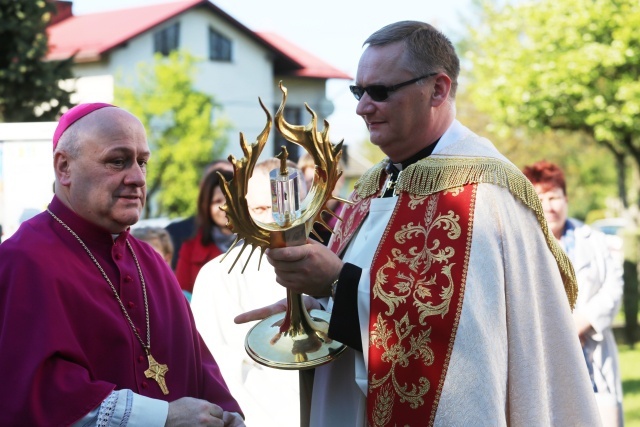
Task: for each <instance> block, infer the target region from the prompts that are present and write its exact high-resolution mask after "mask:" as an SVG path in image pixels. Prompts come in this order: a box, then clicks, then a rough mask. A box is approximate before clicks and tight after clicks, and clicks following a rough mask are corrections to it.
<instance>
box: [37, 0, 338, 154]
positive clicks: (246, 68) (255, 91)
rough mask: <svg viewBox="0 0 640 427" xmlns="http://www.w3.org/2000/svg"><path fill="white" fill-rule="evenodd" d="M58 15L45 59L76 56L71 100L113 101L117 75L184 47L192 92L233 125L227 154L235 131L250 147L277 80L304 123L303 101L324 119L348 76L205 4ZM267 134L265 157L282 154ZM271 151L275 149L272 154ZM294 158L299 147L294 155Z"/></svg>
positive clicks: (234, 145)
mask: <svg viewBox="0 0 640 427" xmlns="http://www.w3.org/2000/svg"><path fill="white" fill-rule="evenodd" d="M56 4H57V5H58V14H57V15H56V16H55V19H54V21H53V24H52V25H50V27H49V29H48V35H49V45H50V52H49V54H48V59H65V58H69V57H70V56H71V55H73V54H75V65H74V67H73V71H74V74H75V75H76V76H77V77H78V80H77V83H76V89H77V96H76V98H75V99H74V102H95V101H102V102H111V101H112V100H113V89H114V85H115V84H118V82H117V81H115V79H116V76H125V77H133V76H135V67H136V64H138V63H140V62H147V63H148V62H151V61H152V60H153V55H154V53H156V52H159V53H162V54H168V53H169V52H170V51H171V50H174V49H186V50H188V51H189V52H190V53H191V54H193V55H194V56H196V57H199V58H201V59H204V62H202V63H201V64H199V72H198V76H197V78H196V81H195V87H196V89H198V90H200V91H202V92H205V93H208V94H211V95H214V96H215V97H216V100H217V101H218V102H219V103H220V104H222V106H223V108H224V115H225V116H226V117H227V118H228V119H229V120H230V121H231V123H232V129H231V130H230V133H229V141H230V144H229V149H230V151H231V152H233V153H234V154H236V155H238V156H240V155H241V154H242V152H241V150H240V146H239V143H238V141H239V139H238V133H239V132H243V133H244V134H245V136H246V138H247V140H249V141H253V140H254V139H255V137H256V136H257V135H258V134H259V133H260V131H261V130H262V129H263V128H264V124H265V115H264V112H263V111H262V109H261V108H260V106H259V104H258V97H260V98H261V99H262V101H263V102H264V103H265V105H266V106H267V107H268V108H272V113H273V112H275V108H276V107H277V105H279V103H280V99H281V96H282V94H281V92H280V90H279V89H278V82H279V81H280V80H282V81H283V84H284V85H285V86H286V87H287V88H288V89H289V94H288V98H287V111H286V118H287V119H288V120H290V121H291V122H292V123H297V124H306V123H308V121H309V115H308V114H307V112H306V111H305V110H304V102H307V103H308V104H309V106H310V107H311V108H312V109H314V111H316V113H318V115H319V116H320V118H321V119H322V118H324V117H326V116H327V115H329V114H331V112H332V105H331V102H330V101H328V100H327V98H326V95H325V86H326V81H327V80H328V79H351V77H350V76H348V75H347V74H346V73H344V72H342V71H340V70H338V69H336V68H334V67H333V66H331V65H330V64H327V63H326V62H325V61H323V60H321V59H319V58H317V57H315V56H314V55H312V54H311V53H309V52H306V51H304V50H303V49H301V48H299V47H297V46H295V45H294V44H293V43H291V42H289V41H287V40H285V39H283V38H282V37H280V36H278V35H277V34H273V33H257V32H253V31H251V30H250V29H249V28H247V27H245V26H244V25H243V24H241V23H240V22H238V21H237V20H235V19H234V18H233V17H231V16H229V15H228V14H227V13H225V12H224V11H223V10H221V9H220V8H219V7H217V6H216V5H215V4H214V3H211V2H210V1H208V0H182V1H176V2H173V3H163V4H157V5H152V6H143V7H136V8H129V9H121V10H115V11H110V12H101V13H92V14H87V15H79V16H74V15H73V14H72V12H71V10H72V2H70V1H56ZM282 144H283V141H282V140H276V143H275V145H274V134H273V133H272V135H271V138H270V141H269V145H268V146H267V147H266V148H265V153H268V154H267V155H271V154H276V152H279V151H280V148H279V147H280V146H281V145H282ZM274 147H276V148H275V149H274ZM292 151H293V156H292V157H293V160H295V159H296V158H297V148H294V149H293V150H292Z"/></svg>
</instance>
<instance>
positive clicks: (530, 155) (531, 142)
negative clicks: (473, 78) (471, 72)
mask: <svg viewBox="0 0 640 427" xmlns="http://www.w3.org/2000/svg"><path fill="white" fill-rule="evenodd" d="M456 104H457V105H458V108H457V110H458V119H459V120H460V121H461V122H462V123H464V124H465V126H467V127H469V128H470V129H471V130H473V131H474V132H476V133H477V134H479V135H482V136H484V137H486V138H488V139H489V140H490V141H491V142H492V143H493V144H494V145H495V146H496V147H497V148H498V150H500V152H501V153H502V154H504V155H505V156H506V157H507V158H508V159H509V160H511V161H512V162H513V163H514V164H515V165H516V166H517V167H518V168H519V169H522V168H524V167H525V166H527V165H530V164H532V163H534V162H536V161H539V160H548V161H551V162H553V163H556V164H558V165H559V166H560V167H561V168H562V169H563V170H564V172H565V176H566V180H567V195H568V197H569V202H570V203H569V209H570V215H571V216H572V217H575V218H579V219H582V220H587V219H599V218H600V217H603V216H604V215H605V212H604V210H607V211H608V212H609V214H612V213H613V214H618V213H619V211H615V210H614V211H612V209H616V208H617V209H619V206H609V203H608V202H609V201H611V199H612V195H615V194H616V171H615V169H614V168H613V167H612V164H613V156H612V155H611V153H610V152H608V151H607V150H606V149H605V148H604V147H601V146H599V145H597V144H595V143H594V142H593V141H592V140H590V138H589V137H588V136H586V135H584V134H581V133H572V132H566V131H554V130H547V131H538V132H527V131H526V129H523V128H510V129H509V132H498V131H497V129H498V127H496V126H495V125H494V123H495V122H494V121H493V120H492V118H491V115H490V114H487V113H483V112H481V111H478V109H477V107H476V106H475V105H474V103H473V102H472V101H471V100H470V95H469V93H468V92H467V91H464V90H462V91H459V92H458V95H457V102H456ZM589 213H591V217H589ZM594 214H595V217H594V216H593V215H594Z"/></svg>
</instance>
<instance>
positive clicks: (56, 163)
mask: <svg viewBox="0 0 640 427" xmlns="http://www.w3.org/2000/svg"><path fill="white" fill-rule="evenodd" d="M53 170H54V172H55V174H56V180H57V181H58V182H59V183H60V184H61V185H64V186H69V185H70V184H71V158H70V157H69V155H67V153H65V152H63V151H58V152H57V153H55V154H54V155H53Z"/></svg>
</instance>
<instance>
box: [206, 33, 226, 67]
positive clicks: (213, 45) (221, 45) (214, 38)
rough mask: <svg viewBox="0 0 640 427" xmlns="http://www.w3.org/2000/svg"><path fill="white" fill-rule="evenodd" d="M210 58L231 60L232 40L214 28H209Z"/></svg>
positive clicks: (213, 59)
mask: <svg viewBox="0 0 640 427" xmlns="http://www.w3.org/2000/svg"><path fill="white" fill-rule="evenodd" d="M209 59H210V60H212V61H231V40H229V39H228V38H227V37H225V36H223V35H222V34H220V33H219V32H217V31H216V30H214V29H213V28H209Z"/></svg>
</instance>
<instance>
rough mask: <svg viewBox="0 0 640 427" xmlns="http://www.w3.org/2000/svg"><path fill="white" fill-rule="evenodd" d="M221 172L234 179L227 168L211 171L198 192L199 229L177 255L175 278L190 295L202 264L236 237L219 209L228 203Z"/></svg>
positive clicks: (226, 247) (218, 253) (197, 228)
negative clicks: (221, 186)
mask: <svg viewBox="0 0 640 427" xmlns="http://www.w3.org/2000/svg"><path fill="white" fill-rule="evenodd" d="M218 172H219V173H220V174H221V175H222V176H223V177H224V178H225V179H226V180H227V181H229V180H231V179H232V178H233V173H232V172H229V171H228V170H226V168H225V169H213V170H210V171H209V172H208V173H207V175H206V176H205V177H204V179H203V180H202V183H201V185H200V193H199V194H198V212H197V215H196V232H195V235H194V236H193V237H191V238H190V239H188V240H186V241H185V242H184V243H183V244H182V247H181V248H180V253H179V255H178V263H177V265H176V277H177V278H178V282H179V283H180V287H181V288H182V290H183V291H185V293H188V296H189V295H190V294H191V292H193V284H194V283H195V281H196V276H197V275H198V272H199V271H200V269H201V268H202V266H203V265H205V264H206V263H207V262H208V261H210V260H212V259H213V258H215V257H217V256H218V255H220V254H222V253H224V252H226V251H227V249H229V247H230V246H231V244H232V243H233V241H234V239H235V234H233V233H232V232H231V230H229V228H227V216H226V214H225V213H224V212H223V211H222V210H221V209H220V207H221V206H222V205H224V204H225V197H224V194H223V193H222V189H221V188H220V178H219V177H218Z"/></svg>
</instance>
